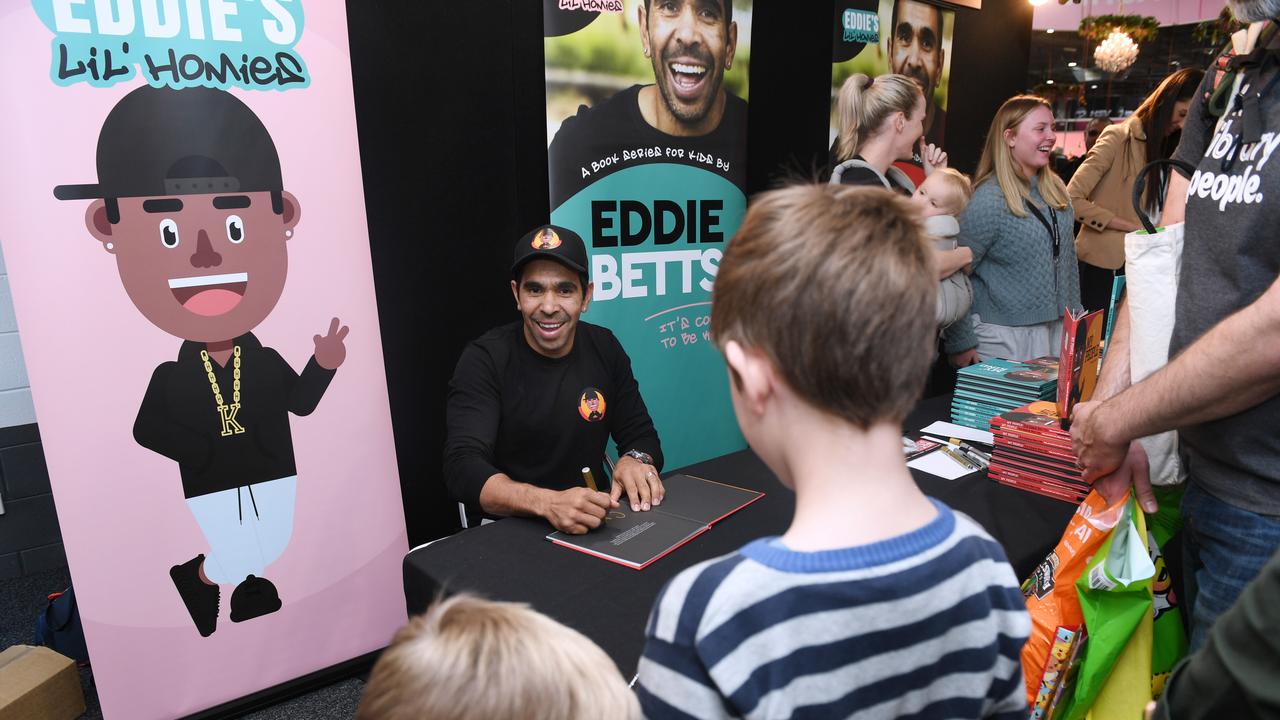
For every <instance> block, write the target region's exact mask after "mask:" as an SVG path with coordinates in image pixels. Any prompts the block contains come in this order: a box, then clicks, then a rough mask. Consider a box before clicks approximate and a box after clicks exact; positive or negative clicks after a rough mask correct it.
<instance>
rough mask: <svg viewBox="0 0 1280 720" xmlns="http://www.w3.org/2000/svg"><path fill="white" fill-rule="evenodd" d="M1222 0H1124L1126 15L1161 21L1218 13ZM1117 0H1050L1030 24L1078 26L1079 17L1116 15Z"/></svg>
mask: <svg viewBox="0 0 1280 720" xmlns="http://www.w3.org/2000/svg"><path fill="white" fill-rule="evenodd" d="M1224 5H1225V3H1224V2H1223V0H1125V2H1124V8H1123V12H1124V14H1126V15H1150V16H1152V17H1154V18H1156V19H1157V20H1159V21H1160V24H1161V25H1186V24H1187V23H1196V22H1200V21H1202V20H1211V19H1213V18H1216V17H1218V13H1220V12H1222V8H1223V7H1224ZM1120 12H1121V6H1120V0H1085V1H1084V2H1082V3H1080V4H1075V3H1067V4H1066V5H1059V4H1058V2H1057V0H1049V1H1048V2H1046V3H1045V4H1043V5H1041V6H1039V7H1037V8H1036V9H1035V15H1034V17H1033V18H1032V21H1031V27H1032V28H1033V29H1035V30H1048V29H1050V28H1052V29H1054V30H1078V29H1079V28H1080V21H1081V20H1083V19H1084V18H1085V17H1086V16H1089V15H1116V14H1119V13H1120Z"/></svg>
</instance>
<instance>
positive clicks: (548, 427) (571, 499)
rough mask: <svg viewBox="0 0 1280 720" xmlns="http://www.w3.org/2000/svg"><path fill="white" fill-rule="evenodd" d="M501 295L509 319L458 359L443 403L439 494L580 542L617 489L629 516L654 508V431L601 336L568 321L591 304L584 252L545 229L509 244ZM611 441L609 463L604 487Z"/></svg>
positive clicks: (608, 338) (658, 490)
mask: <svg viewBox="0 0 1280 720" xmlns="http://www.w3.org/2000/svg"><path fill="white" fill-rule="evenodd" d="M511 276H512V279H511V294H512V295H513V296H514V298H515V301H516V308H517V309H518V310H519V311H520V314H521V316H522V318H521V320H519V321H516V322H512V323H509V324H506V325H502V326H499V327H497V328H494V329H493V330H490V331H489V332H487V333H485V334H484V335H482V336H480V337H479V338H477V339H476V340H475V341H473V342H472V343H471V344H470V345H468V346H467V348H466V349H465V350H463V352H462V357H461V358H459V360H458V365H457V368H456V369H455V370H454V373H453V380H452V381H451V382H450V383H449V398H448V405H447V420H446V422H447V425H448V437H447V439H446V441H445V450H444V477H445V483H446V485H447V486H448V488H449V493H450V494H451V495H452V496H453V497H454V498H455V499H456V500H458V501H459V502H462V503H465V504H466V505H467V506H468V507H470V508H476V507H478V508H480V509H481V510H482V511H484V513H486V514H489V515H536V516H538V517H543V518H546V519H547V521H548V522H550V523H551V524H552V525H553V526H555V528H556V529H557V530H561V531H563V532H567V533H573V534H582V533H586V532H587V531H589V530H592V529H594V528H597V527H599V526H600V524H601V523H602V522H604V519H605V516H606V514H607V513H608V511H609V509H610V508H614V507H617V506H618V499H619V497H621V495H622V494H623V493H624V492H625V493H626V495H627V499H628V500H629V502H630V504H631V509H632V510H634V511H643V510H649V509H650V508H652V507H653V506H656V505H659V504H661V503H662V497H663V492H664V490H663V487H662V480H661V479H660V478H659V476H658V473H659V470H660V469H661V468H662V448H661V446H660V445H659V443H658V433H657V431H656V430H654V427H653V421H652V420H651V419H650V418H649V411H648V409H647V408H646V407H645V404H644V399H643V398H641V397H640V386H639V385H638V384H637V383H636V379H635V376H634V375H632V373H631V359H630V358H629V357H627V353H626V351H625V350H623V349H622V345H621V344H620V343H619V342H618V339H617V338H616V337H614V335H613V333H611V332H609V331H608V330H607V329H605V328H602V327H599V326H597V325H592V324H590V323H585V322H579V317H580V316H581V315H582V313H583V312H585V311H586V309H587V306H588V305H589V304H590V303H591V292H592V284H591V282H590V281H589V279H588V277H587V250H586V246H585V245H584V244H583V242H582V238H581V237H579V236H578V234H577V233H575V232H574V231H572V230H569V229H568V228H563V227H560V226H557V225H546V226H542V227H538V228H535V229H534V230H532V231H530V232H529V233H526V234H525V235H524V236H523V237H522V238H520V240H518V241H517V242H516V247H515V261H514V262H513V263H512V266H511ZM610 435H612V436H613V439H614V442H615V443H617V450H618V457H619V460H618V463H617V466H616V467H615V468H614V472H613V484H612V487H611V488H610V489H609V490H608V491H607V492H603V491H596V490H594V489H592V488H589V487H585V486H584V481H583V471H584V470H586V469H590V471H591V474H592V475H593V476H594V477H596V478H604V477H606V475H605V474H604V472H603V470H604V468H603V464H604V458H605V446H606V444H607V442H608V440H609V436H610Z"/></svg>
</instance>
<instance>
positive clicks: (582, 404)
mask: <svg viewBox="0 0 1280 720" xmlns="http://www.w3.org/2000/svg"><path fill="white" fill-rule="evenodd" d="M604 412H605V402H604V395H603V394H602V393H601V392H600V391H599V390H597V389H595V388H593V387H589V388H587V389H586V390H583V391H582V395H580V396H579V397H578V414H579V415H581V416H582V419H583V420H586V421H587V422H599V421H601V420H603V419H604Z"/></svg>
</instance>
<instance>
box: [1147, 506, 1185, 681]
mask: <svg viewBox="0 0 1280 720" xmlns="http://www.w3.org/2000/svg"><path fill="white" fill-rule="evenodd" d="M1154 490H1155V493H1156V501H1157V502H1158V503H1159V504H1160V509H1159V510H1157V511H1156V513H1155V514H1154V515H1147V537H1148V539H1149V540H1150V548H1151V562H1152V564H1153V565H1155V570H1156V573H1155V577H1154V578H1152V580H1151V594H1152V596H1153V602H1154V606H1153V608H1152V611H1153V612H1154V613H1155V618H1154V620H1155V623H1154V625H1153V626H1152V628H1153V635H1154V637H1153V641H1152V646H1151V697H1153V698H1154V697H1158V696H1159V695H1160V693H1161V692H1163V690H1164V684H1165V682H1166V681H1167V680H1168V679H1169V674H1170V673H1172V672H1173V668H1174V666H1175V665H1177V664H1178V662H1179V661H1180V660H1182V658H1183V656H1184V655H1186V654H1187V631H1186V628H1184V627H1183V625H1182V610H1181V608H1180V607H1179V605H1180V603H1179V598H1178V597H1177V594H1176V593H1175V592H1174V586H1175V583H1174V582H1173V578H1172V577H1170V576H1169V570H1168V568H1167V567H1166V566H1165V562H1164V546H1165V543H1167V542H1168V541H1169V538H1171V537H1173V536H1174V535H1175V534H1176V533H1177V532H1178V531H1179V530H1181V529H1182V510H1181V509H1180V506H1181V504H1182V494H1183V492H1185V490H1186V485H1171V486H1167V487H1156V488H1154Z"/></svg>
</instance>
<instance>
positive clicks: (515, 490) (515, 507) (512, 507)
mask: <svg viewBox="0 0 1280 720" xmlns="http://www.w3.org/2000/svg"><path fill="white" fill-rule="evenodd" d="M549 492H551V491H549V490H546V489H544V488H540V487H536V486H534V485H529V484H528V483H522V482H516V481H515V480H513V479H511V477H510V476H509V475H507V474H505V473H498V474H496V475H491V476H490V477H489V479H488V480H485V483H484V487H482V488H480V507H481V509H483V510H484V511H485V512H487V513H489V514H490V515H536V516H538V517H545V516H546V502H545V499H546V495H547V493H549Z"/></svg>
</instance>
